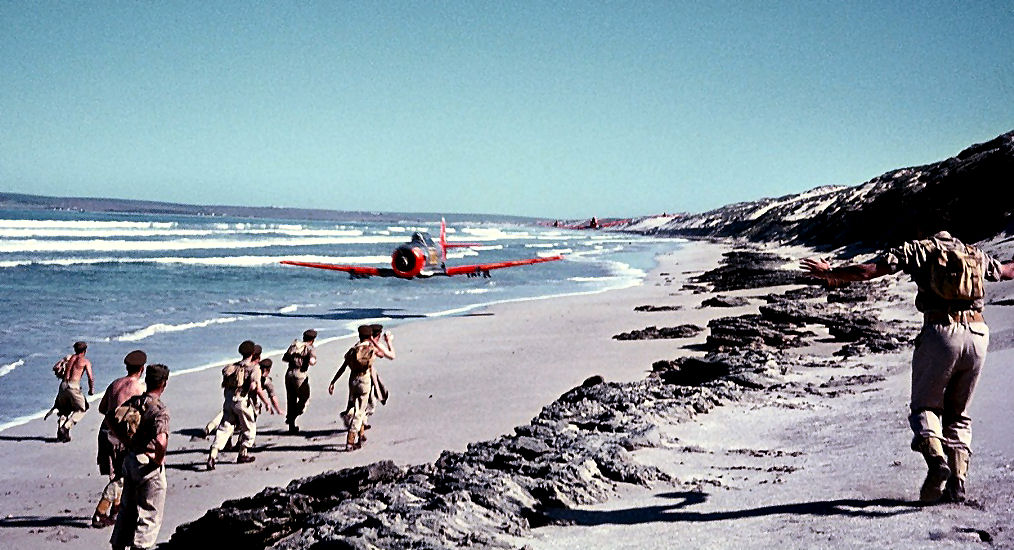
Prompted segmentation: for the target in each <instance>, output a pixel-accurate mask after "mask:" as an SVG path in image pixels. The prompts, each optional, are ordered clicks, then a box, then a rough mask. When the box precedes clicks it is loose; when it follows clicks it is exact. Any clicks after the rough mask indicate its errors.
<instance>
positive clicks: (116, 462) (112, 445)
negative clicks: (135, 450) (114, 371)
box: [92, 350, 148, 527]
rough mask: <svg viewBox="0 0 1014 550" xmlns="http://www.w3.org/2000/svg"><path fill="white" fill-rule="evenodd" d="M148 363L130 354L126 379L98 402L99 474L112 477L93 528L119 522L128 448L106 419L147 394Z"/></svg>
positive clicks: (94, 516)
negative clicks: (100, 421) (100, 415)
mask: <svg viewBox="0 0 1014 550" xmlns="http://www.w3.org/2000/svg"><path fill="white" fill-rule="evenodd" d="M147 361H148V356H147V355H145V353H144V352H143V351H141V350H134V351H132V352H130V353H128V354H127V356H126V357H124V358H123V364H124V365H125V366H126V367H127V375H126V376H123V377H121V378H117V379H116V380H113V381H112V383H110V384H109V387H108V388H106V392H105V394H103V396H102V401H100V402H99V412H100V413H102V424H101V425H100V426H99V452H98V456H97V458H96V460H97V462H98V465H99V473H101V474H102V475H105V476H109V483H107V484H106V487H105V489H103V490H102V496H101V497H100V498H99V503H98V505H97V506H96V507H95V513H94V514H92V527H107V526H109V525H112V524H113V523H114V522H115V521H116V513H117V511H119V508H120V495H121V494H122V493H123V456H124V453H125V452H126V450H127V448H126V447H125V446H124V445H123V443H121V442H120V440H119V439H118V438H117V437H116V436H115V435H113V432H112V431H111V428H110V422H109V421H108V420H107V418H108V416H109V415H110V413H112V412H113V411H115V410H116V409H117V407H119V406H120V405H122V404H124V403H125V402H126V401H127V400H128V399H130V398H131V397H134V396H136V395H141V394H142V393H144V389H145V387H144V382H142V381H141V376H142V374H143V373H144V364H145V363H146V362H147Z"/></svg>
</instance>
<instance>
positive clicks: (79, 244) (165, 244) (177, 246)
mask: <svg viewBox="0 0 1014 550" xmlns="http://www.w3.org/2000/svg"><path fill="white" fill-rule="evenodd" d="M401 240H402V239H400V238H397V237H386V236H381V235H374V236H355V237H351V236H350V237H309V238H287V239H278V238H275V239H238V240H232V239H179V240H174V241H127V240H106V239H101V240H100V239H90V240H81V241H64V240H54V241H45V240H38V239H25V240H5V241H0V252H6V253H17V252H22V253H23V252H86V251H87V252H145V251H153V250H207V249H242V248H270V247H276V246H277V247H283V246H320V245H335V244H375V243H400V242H401Z"/></svg>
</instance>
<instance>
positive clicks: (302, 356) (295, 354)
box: [282, 341, 309, 371]
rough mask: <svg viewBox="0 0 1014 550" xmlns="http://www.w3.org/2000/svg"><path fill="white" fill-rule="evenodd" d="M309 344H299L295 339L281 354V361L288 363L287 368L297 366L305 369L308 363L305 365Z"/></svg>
mask: <svg viewBox="0 0 1014 550" xmlns="http://www.w3.org/2000/svg"><path fill="white" fill-rule="evenodd" d="M308 348H309V346H302V347H301V346H300V342H298V341H296V342H293V343H292V344H291V345H289V349H287V350H285V353H284V354H282V361H285V362H286V363H288V364H289V368H298V369H299V370H302V371H305V370H306V369H307V367H308V366H309V365H307V357H308V356H309V349H308Z"/></svg>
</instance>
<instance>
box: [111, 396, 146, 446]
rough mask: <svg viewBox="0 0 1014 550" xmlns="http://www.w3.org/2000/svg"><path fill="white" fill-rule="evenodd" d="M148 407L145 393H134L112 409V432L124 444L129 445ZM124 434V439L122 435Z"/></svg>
mask: <svg viewBox="0 0 1014 550" xmlns="http://www.w3.org/2000/svg"><path fill="white" fill-rule="evenodd" d="M147 408H148V396H147V394H141V395H135V396H134V397H131V398H130V399H128V400H126V401H125V402H124V403H123V404H122V405H120V406H119V407H116V409H114V410H113V416H112V420H111V424H112V426H113V433H114V434H115V435H116V437H117V438H119V439H120V440H121V442H122V443H123V444H124V445H129V444H130V442H131V441H132V440H133V439H134V435H135V434H136V433H137V429H138V426H140V425H141V417H142V416H143V415H144V412H145V410H146V409H147ZM124 436H126V440H124V439H123V437H124Z"/></svg>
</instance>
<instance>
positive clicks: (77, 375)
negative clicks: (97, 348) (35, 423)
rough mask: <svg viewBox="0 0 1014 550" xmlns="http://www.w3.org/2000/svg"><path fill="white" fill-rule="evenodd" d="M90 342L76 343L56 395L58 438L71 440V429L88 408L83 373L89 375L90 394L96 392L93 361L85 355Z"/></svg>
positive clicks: (58, 439) (63, 440)
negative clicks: (82, 388) (82, 386)
mask: <svg viewBox="0 0 1014 550" xmlns="http://www.w3.org/2000/svg"><path fill="white" fill-rule="evenodd" d="M87 351H88V344H86V343H84V342H75V343H74V355H72V356H71V358H70V362H69V364H68V365H67V372H66V373H64V375H63V381H61V382H60V393H58V394H57V396H56V410H57V413H59V416H57V419H56V440H57V441H62V442H67V441H70V429H71V428H73V427H74V425H75V424H77V423H78V422H79V421H80V420H81V419H82V418H84V414H85V411H87V410H88V400H87V399H85V396H84V394H82V393H81V375H82V374H87V375H88V395H94V394H95V377H94V376H92V362H91V361H89V360H88V358H87V357H85V353H86V352H87Z"/></svg>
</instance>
